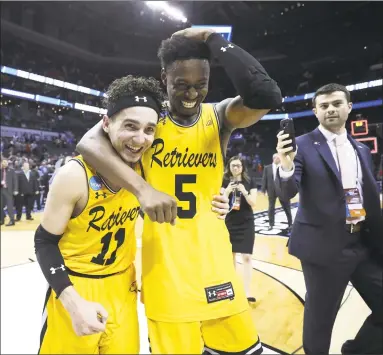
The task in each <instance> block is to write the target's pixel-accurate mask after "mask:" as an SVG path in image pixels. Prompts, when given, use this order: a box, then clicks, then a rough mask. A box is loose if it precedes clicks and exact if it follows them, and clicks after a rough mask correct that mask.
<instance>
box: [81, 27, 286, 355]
mask: <svg viewBox="0 0 383 355" xmlns="http://www.w3.org/2000/svg"><path fill="white" fill-rule="evenodd" d="M211 57H216V58H217V59H218V61H219V63H220V64H221V65H222V66H223V67H224V68H225V70H226V73H227V75H228V76H229V78H230V79H231V80H232V82H233V84H234V86H235V88H236V89H237V91H238V93H239V94H240V96H238V97H236V98H232V99H227V100H224V101H222V102H220V103H218V104H217V105H215V106H214V105H211V104H203V103H202V102H203V100H204V99H205V97H206V95H207V92H208V83H209V74H210V66H209V58H211ZM159 58H160V60H161V64H162V68H163V69H162V73H161V77H162V81H163V83H164V84H165V85H166V87H167V92H168V96H169V110H168V113H167V115H166V116H165V117H163V118H162V119H161V120H160V122H159V124H158V128H157V131H156V134H155V139H154V142H153V144H152V146H151V149H149V150H148V151H147V152H146V153H145V154H144V155H143V159H142V163H143V170H144V174H145V178H146V181H147V183H148V184H150V185H152V186H153V187H154V189H156V190H161V191H163V192H165V193H166V194H168V195H171V196H173V197H175V198H177V200H178V204H179V206H178V207H177V217H178V218H177V222H176V224H175V226H172V225H170V224H169V223H154V222H153V221H154V220H155V221H159V222H164V221H165V222H169V221H171V220H172V218H173V217H174V216H173V215H172V211H171V209H170V208H169V207H168V205H167V203H166V201H165V202H164V199H162V200H161V201H160V203H158V204H157V205H155V203H154V202H153V203H152V205H151V207H152V209H151V211H153V210H154V211H155V213H154V216H153V213H152V216H145V219H144V230H143V237H142V238H143V248H142V285H143V286H142V287H143V289H142V293H143V294H142V297H143V302H144V304H145V309H146V315H147V317H148V330H149V338H150V345H151V350H152V352H153V353H157V354H201V353H202V352H204V353H211V354H227V353H231V354H254V355H256V354H260V353H261V352H262V346H261V343H260V341H259V338H258V335H257V331H256V329H255V326H254V323H253V320H252V317H251V314H250V310H249V305H248V302H247V299H246V295H245V292H244V289H243V285H242V284H241V282H240V280H239V278H238V276H237V274H236V272H235V269H234V266H233V262H232V254H231V245H230V240H229V234H228V231H227V229H226V226H225V223H224V221H222V220H219V219H217V218H216V217H215V216H214V214H213V213H212V211H211V202H210V200H211V196H212V195H213V194H215V193H216V192H217V191H219V190H220V187H221V182H222V177H223V171H224V152H225V151H226V147H227V144H228V141H229V138H230V134H231V132H232V131H233V130H234V129H236V128H241V127H248V126H250V125H252V124H254V123H256V122H257V121H258V120H260V119H261V117H262V116H263V115H265V114H266V113H267V112H268V111H269V110H270V109H272V108H275V107H277V106H279V105H280V103H281V102H282V97H281V92H280V90H279V88H278V86H277V84H276V83H275V82H274V81H273V80H272V79H271V78H270V77H269V76H268V74H267V73H266V71H265V69H264V68H263V67H262V66H261V65H260V64H259V62H258V61H257V60H256V59H254V58H253V57H252V56H251V55H249V54H248V53H247V52H245V51H244V50H242V49H241V48H239V47H238V46H236V45H234V44H232V43H230V42H228V41H226V40H225V39H224V38H222V37H221V36H220V35H219V34H216V33H213V32H212V31H210V30H201V29H196V28H191V29H186V30H183V31H181V32H178V33H175V34H174V35H173V36H172V38H170V39H167V40H165V41H163V42H162V44H161V47H160V49H159ZM95 142H97V144H96V143H95ZM77 149H78V150H79V151H81V153H82V154H83V155H84V156H86V159H87V160H88V159H89V161H90V162H91V163H92V165H94V166H95V167H96V168H97V170H99V171H100V172H102V173H103V174H105V176H106V177H107V178H108V179H110V181H120V182H121V185H122V186H124V187H126V188H127V189H130V190H131V191H133V192H135V191H137V190H140V192H139V193H138V198H139V199H143V200H145V201H148V200H149V197H148V196H149V195H150V194H151V191H152V190H151V188H150V187H147V186H146V185H145V184H144V183H143V182H142V180H141V179H140V178H139V177H138V175H136V177H135V178H134V177H133V171H132V170H131V169H129V168H128V167H127V166H126V165H125V164H124V163H123V161H122V160H121V159H120V158H119V157H118V155H116V154H115V153H114V152H113V149H112V147H111V145H110V143H109V142H108V141H107V140H106V139H103V137H102V135H101V127H100V124H99V125H98V126H95V127H94V128H92V129H91V130H90V131H88V133H87V134H86V135H85V137H84V138H83V139H82V140H81V142H80V144H79V145H78V147H77ZM126 176H129V183H128V182H124V179H126ZM130 177H132V178H130ZM132 185H136V186H135V187H133V188H132ZM138 186H139V187H140V188H138ZM145 195H147V196H145ZM148 205H149V204H148ZM153 206H155V208H153ZM148 217H150V218H148Z"/></svg>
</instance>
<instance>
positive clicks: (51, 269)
mask: <svg viewBox="0 0 383 355" xmlns="http://www.w3.org/2000/svg"><path fill="white" fill-rule="evenodd" d="M60 269H61V270H62V271H65V266H64V265H63V264H61V266H59V267H51V268H50V269H49V270H50V271H51V274H52V275H54V274H55V273H56V270H60Z"/></svg>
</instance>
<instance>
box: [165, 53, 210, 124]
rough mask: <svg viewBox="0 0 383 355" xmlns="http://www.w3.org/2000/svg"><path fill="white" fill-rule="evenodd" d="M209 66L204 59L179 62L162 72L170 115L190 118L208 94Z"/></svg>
mask: <svg viewBox="0 0 383 355" xmlns="http://www.w3.org/2000/svg"><path fill="white" fill-rule="evenodd" d="M209 76H210V65H209V62H208V61H207V60H205V59H187V60H182V61H181V60H179V61H176V62H174V63H173V64H172V65H170V66H169V67H168V68H167V70H166V72H165V71H162V75H161V77H162V81H163V83H164V84H165V85H166V89H167V93H168V97H169V103H170V107H171V113H173V114H176V115H177V114H178V115H180V116H184V117H191V116H194V115H195V114H197V113H198V110H199V106H200V104H201V103H202V102H203V100H204V99H205V97H206V95H207V93H208V87H209Z"/></svg>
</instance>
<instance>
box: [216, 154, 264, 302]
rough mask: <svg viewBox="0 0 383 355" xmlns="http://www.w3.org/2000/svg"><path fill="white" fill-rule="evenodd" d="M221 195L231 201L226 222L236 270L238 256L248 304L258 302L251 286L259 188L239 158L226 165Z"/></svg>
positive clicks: (234, 158)
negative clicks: (239, 255) (252, 294)
mask: <svg viewBox="0 0 383 355" xmlns="http://www.w3.org/2000/svg"><path fill="white" fill-rule="evenodd" d="M221 193H222V194H224V195H225V196H226V197H228V198H229V200H230V201H231V204H230V205H231V206H230V207H231V208H230V212H229V213H228V215H227V216H226V219H225V223H226V226H227V229H228V230H229V234H230V242H231V246H232V252H233V261H234V267H236V266H237V263H236V254H237V253H238V254H242V260H243V269H244V272H243V276H244V285H245V292H246V297H247V300H248V301H249V302H255V301H256V300H255V298H254V297H252V296H251V290H250V284H251V273H252V270H253V264H252V261H253V259H252V255H253V248H254V239H255V233H254V216H253V208H254V207H255V201H256V198H257V188H256V183H255V181H254V179H253V178H251V177H250V176H249V174H248V171H247V165H246V164H245V162H244V160H243V159H241V158H240V157H239V156H234V157H232V158H231V159H229V161H228V163H227V165H226V169H225V174H224V176H223V184H222V188H221Z"/></svg>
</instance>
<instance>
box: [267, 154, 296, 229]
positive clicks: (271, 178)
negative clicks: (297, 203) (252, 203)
mask: <svg viewBox="0 0 383 355" xmlns="http://www.w3.org/2000/svg"><path fill="white" fill-rule="evenodd" d="M279 165H280V159H279V156H278V154H274V155H273V163H272V164H270V165H266V166H265V169H264V170H263V177H262V192H263V193H264V194H266V193H267V197H268V198H269V230H272V229H273V227H274V222H275V202H276V201H277V198H279V202H280V203H281V206H282V208H283V210H284V211H285V214H286V217H287V223H288V226H289V229H291V226H292V224H293V219H292V216H291V206H290V200H284V199H283V198H281V196H280V194H278V192H277V188H276V185H275V178H276V176H277V175H276V174H277V169H278V167H279Z"/></svg>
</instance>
